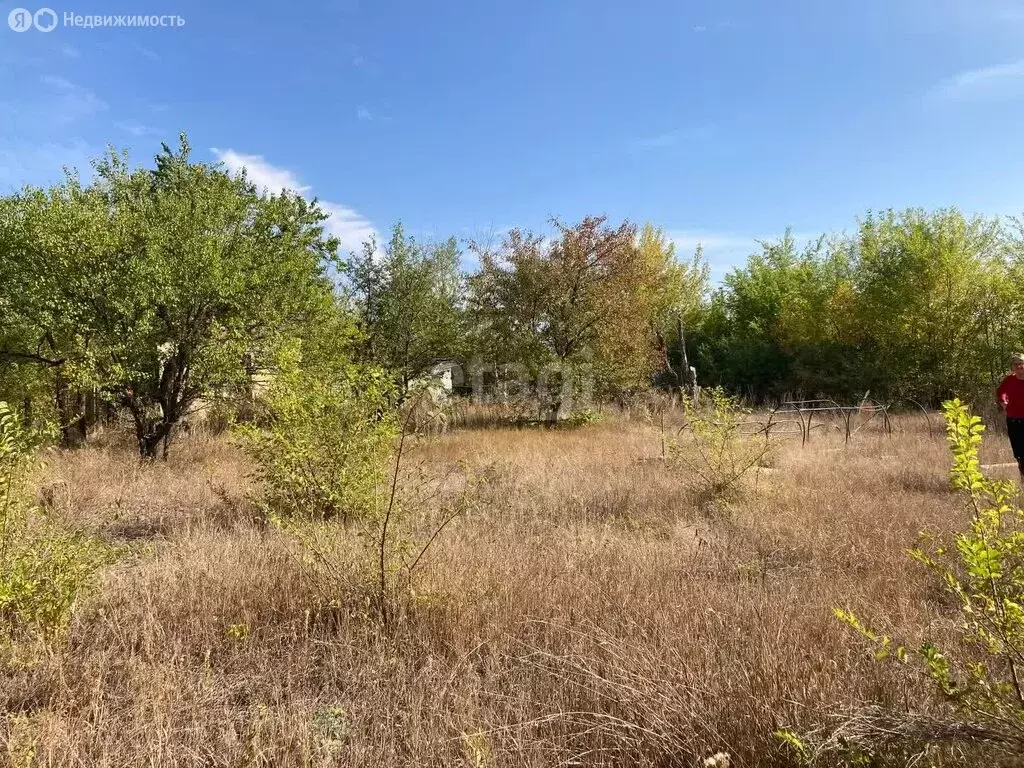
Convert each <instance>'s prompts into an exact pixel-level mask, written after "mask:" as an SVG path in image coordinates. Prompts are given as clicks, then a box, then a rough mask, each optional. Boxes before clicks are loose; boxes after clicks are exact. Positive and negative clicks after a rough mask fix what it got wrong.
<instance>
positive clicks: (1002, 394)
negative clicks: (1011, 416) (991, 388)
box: [996, 376, 1010, 411]
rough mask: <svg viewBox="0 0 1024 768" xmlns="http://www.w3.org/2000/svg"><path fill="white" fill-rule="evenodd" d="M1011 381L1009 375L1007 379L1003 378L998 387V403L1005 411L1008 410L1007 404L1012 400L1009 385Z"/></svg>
mask: <svg viewBox="0 0 1024 768" xmlns="http://www.w3.org/2000/svg"><path fill="white" fill-rule="evenodd" d="M1009 383H1010V377H1009V376H1007V377H1006V378H1005V379H1003V380H1002V381H1001V382H1000V383H999V387H998V388H997V389H996V405H998V406H999V407H1000V408H1002V409H1003V411H1005V410H1006V406H1007V405H1008V404H1009V402H1010V395H1009V386H1008V385H1009Z"/></svg>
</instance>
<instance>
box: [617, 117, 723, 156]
mask: <svg viewBox="0 0 1024 768" xmlns="http://www.w3.org/2000/svg"><path fill="white" fill-rule="evenodd" d="M714 135H715V126H714V125H712V124H710V123H709V124H707V125H699V126H697V127H694V128H679V129H676V130H674V131H666V132H665V133H659V134H655V135H653V136H644V137H641V138H639V139H634V140H633V141H632V142H630V145H629V148H630V150H632V151H633V152H646V151H650V150H654V149H668V148H669V147H676V146H679V145H681V144H687V143H697V142H701V141H706V140H708V139H710V138H712V137H713V136H714Z"/></svg>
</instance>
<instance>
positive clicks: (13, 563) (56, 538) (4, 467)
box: [0, 402, 112, 638]
mask: <svg viewBox="0 0 1024 768" xmlns="http://www.w3.org/2000/svg"><path fill="white" fill-rule="evenodd" d="M31 437H32V436H31V435H30V434H29V433H27V431H26V430H25V429H24V428H23V427H22V424H21V417H20V415H19V414H17V413H16V412H15V411H14V410H13V409H12V408H10V407H9V406H8V405H7V403H4V402H0V637H6V638H11V637H16V636H18V635H20V634H24V633H26V632H37V633H39V634H41V635H43V636H44V637H50V636H52V635H53V634H55V633H56V632H57V631H58V630H60V629H61V628H62V627H63V626H64V624H65V622H66V621H67V618H68V616H69V615H70V613H71V610H72V608H73V606H74V604H75V601H76V599H77V598H78V597H79V595H80V594H81V592H82V590H83V589H84V588H85V587H86V586H87V585H88V584H89V582H90V581H91V580H92V578H93V576H94V575H95V573H96V571H97V570H98V569H99V568H100V567H102V566H103V565H104V564H106V563H107V562H109V561H110V559H111V556H112V550H111V549H110V548H109V547H107V546H105V545H103V544H101V543H100V542H98V541H95V540H93V539H90V538H88V537H87V536H84V535H80V534H76V533H72V532H69V531H65V530H62V529H61V528H60V527H59V526H57V525H56V524H54V523H53V522H52V521H49V520H47V519H46V518H45V517H43V516H42V515H41V514H40V513H39V511H38V510H37V508H36V507H35V506H34V505H33V504H32V503H31V500H30V498H29V495H28V492H27V488H26V485H27V475H28V471H29V466H30V464H31V460H32V453H33V452H32V439H31Z"/></svg>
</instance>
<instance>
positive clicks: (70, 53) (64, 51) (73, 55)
mask: <svg viewBox="0 0 1024 768" xmlns="http://www.w3.org/2000/svg"><path fill="white" fill-rule="evenodd" d="M60 52H61V55H62V56H66V57H68V58H69V59H77V58H78V57H79V56H80V55H81V53H80V52H79V50H78V49H77V48H75V46H73V45H68V44H67V43H65V44H64V45H62V46H61V47H60Z"/></svg>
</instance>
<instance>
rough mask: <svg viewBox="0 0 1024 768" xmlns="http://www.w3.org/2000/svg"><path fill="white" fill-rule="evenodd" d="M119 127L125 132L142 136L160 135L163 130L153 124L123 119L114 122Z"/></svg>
mask: <svg viewBox="0 0 1024 768" xmlns="http://www.w3.org/2000/svg"><path fill="white" fill-rule="evenodd" d="M114 125H115V126H117V127H118V128H119V129H121V130H122V131H124V132H125V133H130V134H131V135H132V136H135V137H137V138H142V137H143V136H159V135H160V134H161V133H163V131H162V130H161V129H159V128H154V127H153V126H151V125H143V124H142V123H137V122H135V121H134V120H123V121H119V122H116V123H114Z"/></svg>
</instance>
